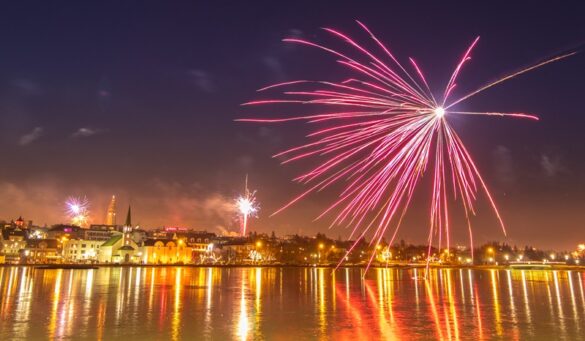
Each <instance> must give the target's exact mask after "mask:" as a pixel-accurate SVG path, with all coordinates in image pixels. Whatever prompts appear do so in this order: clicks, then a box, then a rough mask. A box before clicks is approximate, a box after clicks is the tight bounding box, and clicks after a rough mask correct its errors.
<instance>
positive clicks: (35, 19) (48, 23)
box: [0, 1, 585, 249]
mask: <svg viewBox="0 0 585 341" xmlns="http://www.w3.org/2000/svg"><path fill="white" fill-rule="evenodd" d="M92 3H93V4H89V2H87V1H79V2H71V3H70V4H66V3H65V2H58V4H57V3H54V2H44V1H39V2H38V3H32V2H20V1H12V2H10V4H6V3H5V4H3V5H2V6H1V8H0V127H1V128H2V135H1V136H0V144H1V149H0V150H1V151H2V167H1V168H0V219H5V220H10V219H15V218H16V217H18V215H23V216H24V218H25V219H27V220H28V219H32V220H33V221H34V223H36V224H40V225H43V224H45V223H46V224H49V225H50V224H54V223H59V222H63V221H64V217H63V201H64V200H65V198H66V197H67V196H69V195H75V196H83V195H86V196H87V197H88V198H89V199H90V200H91V202H92V207H91V211H92V215H93V222H95V223H102V222H103V221H104V219H105V211H106V207H107V204H108V201H109V198H110V196H111V195H112V194H116V195H117V197H118V203H119V205H118V212H119V213H118V214H119V217H120V219H119V220H121V219H122V218H121V217H123V216H124V215H125V210H126V207H127V205H128V204H131V205H132V211H133V215H134V217H133V220H134V222H136V223H139V224H140V225H142V226H145V227H157V226H163V225H165V226H177V225H178V226H187V227H193V228H197V229H207V230H209V231H214V232H221V231H236V230H237V223H236V221H235V217H234V214H233V212H232V206H233V198H234V197H235V196H236V195H237V194H238V193H239V192H240V191H242V190H243V186H244V178H245V175H246V174H247V173H248V174H249V177H250V186H251V187H252V188H254V189H257V190H258V194H257V197H258V199H259V201H260V202H261V212H260V216H259V218H258V219H254V220H253V221H252V222H251V229H252V230H256V231H259V232H267V233H270V232H271V231H276V233H277V234H279V235H280V234H290V233H303V234H311V235H312V234H314V233H316V232H326V233H327V234H328V235H329V236H331V237H335V238H337V237H338V236H341V237H345V236H346V235H347V231H346V230H344V229H343V228H336V229H334V230H331V231H328V230H327V226H328V225H329V224H328V222H329V221H328V220H327V219H325V220H323V221H317V222H313V218H314V217H316V216H317V215H318V213H319V212H320V210H322V209H324V208H325V207H326V204H327V203H328V202H330V201H331V200H333V199H334V198H335V197H336V195H337V191H330V192H326V193H320V194H319V195H317V196H313V197H310V198H308V199H307V200H306V201H304V202H303V203H301V204H299V205H296V206H294V207H292V208H290V209H289V210H287V211H285V212H284V213H282V214H280V215H278V216H276V217H273V218H269V217H268V216H269V214H270V213H272V212H274V211H275V210H276V209H277V208H279V207H280V206H282V205H284V204H286V203H287V200H288V199H291V198H292V197H293V196H294V195H295V194H297V193H300V191H301V190H302V189H303V188H302V187H301V186H299V185H297V184H294V183H292V182H291V181H290V179H292V178H293V177H294V176H295V175H298V174H299V173H300V172H301V171H302V170H305V169H306V166H307V165H309V164H310V163H309V164H306V163H305V164H298V165H294V164H293V165H287V166H280V165H279V163H278V160H275V159H272V158H271V155H273V154H275V153H276V152H278V151H280V150H282V149H284V148H285V147H288V146H293V145H296V144H299V143H301V142H303V141H304V136H305V134H306V133H307V132H308V131H309V130H308V128H307V127H306V126H303V125H301V124H285V125H259V124H250V123H238V122H234V119H236V118H242V117H251V116H258V115H257V114H258V113H266V112H267V111H266V109H262V110H261V111H256V109H254V108H242V107H240V104H241V103H243V102H246V101H249V100H253V99H257V98H258V94H257V93H256V89H258V88H260V87H262V86H265V85H268V84H271V83H275V82H280V81H286V80H295V79H306V78H310V79H328V80H340V79H346V78H348V77H349V76H350V73H349V71H347V70H345V69H343V68H341V67H339V66H338V65H336V63H335V62H334V59H333V58H331V57H330V56H327V55H326V54H325V53H323V52H320V51H318V50H316V49H310V48H306V47H301V46H292V45H290V44H286V43H283V42H281V39H282V38H285V37H289V36H295V37H304V38H310V39H316V40H319V41H322V40H324V39H325V38H326V34H325V33H324V32H323V31H322V30H320V27H323V26H328V27H334V28H338V29H340V30H341V31H343V32H346V33H348V34H351V35H352V36H358V37H361V38H364V37H365V36H363V35H362V34H363V33H362V32H361V31H360V29H359V27H358V26H357V25H356V24H355V22H354V20H355V19H359V20H361V21H363V22H364V23H366V24H367V25H368V26H369V27H370V28H371V29H372V30H373V31H374V32H375V33H376V34H377V36H378V37H380V38H381V40H382V41H384V42H385V43H387V44H388V45H390V46H391V48H392V49H393V51H394V52H395V53H396V55H397V56H398V57H399V58H401V59H402V60H406V59H407V58H408V57H410V56H413V57H416V59H417V62H418V63H419V65H421V67H422V68H423V69H424V70H425V72H426V75H427V78H428V79H429V82H430V83H431V87H432V88H433V89H435V90H436V91H437V92H438V91H440V90H439V89H441V88H442V87H443V86H444V84H445V83H446V81H447V80H448V77H449V75H450V73H451V72H452V70H453V68H454V66H455V64H456V62H457V59H458V58H459V57H460V56H461V54H462V53H463V51H464V50H465V48H467V46H468V45H469V43H470V42H471V41H472V40H473V39H474V37H475V36H477V35H480V36H481V39H480V42H479V45H478V47H477V48H476V50H475V51H474V53H473V59H472V61H471V62H470V63H469V64H467V65H466V67H465V69H464V70H463V72H462V74H461V76H460V78H459V82H458V90H457V91H456V94H459V95H463V94H464V93H467V92H468V91H469V90H473V89H475V88H477V87H479V86H481V85H483V84H485V83H486V82H488V81H491V80H494V79H495V78H497V77H498V76H501V75H504V74H506V73H508V72H511V71H514V70H516V69H519V68H521V67H523V66H527V65H529V64H531V63H534V62H537V61H539V60H541V59H543V58H545V57H548V56H551V55H554V54H556V53H558V52H562V51H564V50H566V49H570V48H573V47H575V46H579V45H580V44H582V43H583V41H584V40H585V20H583V14H584V13H585V8H584V5H583V4H581V5H579V4H578V2H576V1H575V3H574V4H568V3H563V5H562V6H561V5H556V4H553V3H552V2H551V3H550V5H549V7H538V6H537V5H535V4H536V3H535V2H523V3H516V2H514V5H510V4H509V3H510V2H502V3H497V2H489V4H490V6H487V4H488V3H487V2H486V3H484V4H482V5H480V4H479V3H478V2H464V3H463V2H462V3H455V2H449V3H448V4H445V2H436V1H434V2H428V3H425V2H412V4H409V5H396V4H391V2H389V1H385V2H382V1H380V2H373V3H371V4H366V3H365V2H364V1H359V2H358V1H354V2H349V1H348V2H347V4H343V5H340V4H339V3H340V2H339V1H330V2H327V1H290V2H281V1H272V2H266V3H260V2H251V1H239V2H236V1H234V2H233V4H223V5H221V4H219V2H216V1H209V2H207V3H208V4H206V5H202V4H200V3H203V2H201V1H199V2H197V3H198V4H195V2H191V4H187V3H184V4H180V3H178V2H170V1H164V2H163V1H161V2H158V4H154V2H147V3H146V2H144V1H99V2H98V1H96V2H92ZM163 3H164V5H163ZM409 3H410V2H409ZM211 4H213V5H211ZM361 38H360V39H361ZM329 41H331V40H329ZM584 79H585V52H583V53H581V54H578V55H576V56H573V57H571V58H568V59H565V60H563V61H561V62H558V63H555V64H551V65H548V66H546V67H544V68H542V69H539V70H536V71H534V72H531V73H529V74H526V75H523V76H521V77H519V78H516V79H513V80H511V81H509V82H507V83H505V84H503V85H500V86H498V87H496V88H492V89H490V90H489V91H486V92H484V93H482V94H481V95H478V96H476V97H474V98H473V99H472V100H469V101H466V102H465V104H464V105H463V107H464V108H465V109H469V108H473V109H474V110H477V111H481V110H490V111H505V112H513V111H522V112H529V113H533V114H536V115H538V116H540V118H541V120H540V121H539V122H535V121H530V120H518V119H503V118H493V117H488V118H484V117H479V118H473V117H472V118H465V119H457V120H455V121H454V122H452V124H453V126H454V127H455V129H457V131H458V132H459V134H460V136H461V137H462V139H463V141H464V142H465V143H466V145H467V147H468V149H469V150H470V151H471V152H472V154H473V155H474V157H475V159H476V162H477V164H478V166H479V167H480V170H481V171H482V173H483V174H484V176H485V179H486V181H487V183H488V184H489V185H490V187H491V189H492V192H493V194H494V197H495V199H496V201H497V203H498V206H499V207H500V210H501V213H502V215H503V218H504V220H505V221H506V223H507V228H508V231H509V234H508V237H507V238H506V237H504V235H503V234H502V232H501V230H500V229H499V227H498V225H497V221H496V219H495V216H494V214H493V213H492V211H491V210H490V209H489V207H488V206H487V204H486V202H485V200H484V197H481V198H482V199H481V200H480V203H479V215H478V216H477V217H476V218H474V220H473V223H474V227H475V238H476V241H477V242H483V241H487V240H501V241H507V242H509V243H511V244H518V245H525V244H531V245H535V246H539V247H554V248H561V249H573V248H574V247H575V245H576V244H577V242H585V234H584V233H583V231H584V230H585V161H584V157H583V156H584V155H585V142H584V134H583V131H584V128H585V110H584V109H583V104H582V103H583V99H584V98H585V82H584ZM272 109H274V110H273V113H274V115H283V114H284V113H305V114H306V113H307V111H306V109H305V108H300V107H289V108H287V109H283V110H281V108H280V107H278V108H277V107H272ZM295 110H296V111H295ZM425 191H430V187H428V186H427V187H426V188H422V189H421V194H420V196H418V197H417V198H416V200H415V202H414V206H413V210H411V211H410V214H409V216H408V217H407V220H406V222H405V225H404V227H403V229H402V230H401V233H400V234H399V238H403V239H405V240H406V241H408V242H422V241H423V240H424V237H425V236H426V233H427V228H428V226H427V224H426V221H427V219H428V218H427V216H428V213H427V208H428V204H427V200H426V197H428V195H427V194H428V193H427V192H425ZM452 214H453V215H461V214H462V211H458V212H455V211H454V212H452ZM457 222H458V220H457V219H455V223H456V226H455V228H454V231H453V236H454V239H455V240H456V241H458V242H461V243H467V232H466V227H464V226H463V225H461V224H459V225H457Z"/></svg>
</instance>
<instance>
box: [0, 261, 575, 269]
mask: <svg viewBox="0 0 585 341" xmlns="http://www.w3.org/2000/svg"><path fill="white" fill-rule="evenodd" d="M538 265H539V264H531V265H529V264H526V266H525V267H511V266H509V265H440V264H430V265H429V267H430V268H433V269H470V270H566V271H585V266H583V265H549V266H547V267H542V266H540V267H539V266H538ZM45 266H46V265H43V264H0V267H6V268H8V267H23V268H29V267H32V268H36V269H38V270H57V269H63V270H91V269H96V268H178V267H185V268H335V267H337V264H216V265H209V264H87V267H86V268H84V267H80V264H76V263H72V264H53V266H52V267H50V268H47V267H45ZM366 267H367V264H342V265H341V266H339V268H340V269H342V268H363V269H366ZM425 267H426V265H425V264H404V265H403V264H388V265H371V266H370V268H373V269H385V268H392V269H404V270H409V269H421V268H425Z"/></svg>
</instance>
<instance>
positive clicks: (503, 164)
mask: <svg viewBox="0 0 585 341" xmlns="http://www.w3.org/2000/svg"><path fill="white" fill-rule="evenodd" d="M492 156H493V160H494V167H495V173H496V179H497V181H498V182H500V184H501V185H504V186H509V185H512V184H514V183H515V182H516V171H515V170H514V159H513V157H512V152H511V151H510V149H508V148H507V147H505V146H497V147H496V149H495V150H494V152H493V155H492Z"/></svg>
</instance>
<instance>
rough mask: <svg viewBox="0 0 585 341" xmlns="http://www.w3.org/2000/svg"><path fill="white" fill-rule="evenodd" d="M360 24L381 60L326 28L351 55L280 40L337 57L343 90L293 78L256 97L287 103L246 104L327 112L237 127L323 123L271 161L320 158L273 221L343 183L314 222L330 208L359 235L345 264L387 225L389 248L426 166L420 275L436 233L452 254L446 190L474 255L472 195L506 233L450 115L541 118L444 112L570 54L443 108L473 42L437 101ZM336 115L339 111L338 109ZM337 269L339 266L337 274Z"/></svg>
mask: <svg viewBox="0 0 585 341" xmlns="http://www.w3.org/2000/svg"><path fill="white" fill-rule="evenodd" d="M358 24H359V25H360V26H361V27H362V28H363V29H364V30H365V31H366V33H367V34H368V35H369V37H370V38H371V39H372V41H373V42H374V43H375V44H373V45H375V46H376V48H377V49H380V50H381V51H382V52H383V53H382V54H381V55H380V56H378V55H377V54H376V53H375V52H372V51H371V50H369V49H368V48H366V47H365V45H363V44H358V43H357V42H356V41H355V40H353V39H351V38H350V37H349V36H347V35H345V34H343V33H341V32H339V31H337V30H333V29H330V28H324V30H325V32H327V33H328V34H331V35H332V36H333V37H335V38H339V39H340V40H342V41H343V42H344V43H346V44H348V45H349V46H350V48H351V50H349V51H348V52H342V51H341V50H336V49H333V48H329V47H326V46H324V45H321V44H318V43H315V42H312V41H308V40H304V39H298V38H290V39H283V41H285V42H290V43H296V44H302V45H307V46H310V47H315V48H318V49H321V50H323V51H325V52H327V53H330V54H332V55H333V56H335V57H336V58H337V63H339V64H340V65H342V66H345V67H347V68H348V69H349V70H350V71H352V72H353V73H354V75H353V76H352V77H351V78H349V79H346V80H344V81H341V82H334V81H311V80H295V81H289V82H283V83H278V84H274V85H270V86H266V87H264V88H262V89H259V90H258V91H260V92H264V91H267V90H276V89H281V88H285V89H286V88H288V87H290V86H294V87H295V88H296V87H302V88H301V89H298V90H295V91H284V92H283V94H284V95H285V96H287V99H282V98H276V99H273V98H268V99H262V100H256V101H252V102H248V103H244V104H243V105H263V104H288V103H301V104H314V105H321V106H329V107H334V108H335V110H336V111H333V112H326V113H315V114H310V115H303V116H295V117H287V118H270V119H262V118H254V119H240V120H238V121H245V122H260V123H278V122H289V121H297V120H300V121H306V122H307V123H310V124H316V123H329V124H330V125H328V126H326V127H325V128H320V129H317V130H315V131H314V132H312V133H310V134H309V135H308V138H310V139H312V140H313V141H312V142H309V143H307V144H304V145H300V146H297V147H294V148H290V149H288V150H285V151H283V152H280V153H278V154H276V155H275V156H274V157H279V158H284V161H282V163H283V164H285V163H289V162H292V161H296V160H300V159H305V158H308V157H320V158H322V159H323V161H322V162H321V163H320V164H319V165H318V166H316V167H314V168H313V169H311V170H309V171H308V172H306V173H304V174H302V175H300V176H298V177H297V178H295V179H294V180H295V181H297V182H299V183H301V184H305V185H310V188H309V189H308V190H306V191H304V192H303V193H301V194H300V195H299V196H297V197H296V198H294V199H293V200H291V201H290V202H289V203H288V204H286V205H285V206H283V207H282V208H280V209H279V210H277V211H276V212H275V213H274V214H276V213H278V212H281V211H282V210H284V209H286V208H288V207H290V206H291V205H292V204H294V203H296V202H298V201H299V200H301V199H302V198H304V197H305V196H307V195H309V194H310V193H313V192H318V191H322V190H324V189H326V188H328V187H330V186H331V185H333V184H335V183H342V182H343V183H344V184H345V185H344V186H345V188H344V189H343V190H342V191H341V193H340V195H339V197H338V199H337V200H336V201H334V202H333V204H331V205H330V206H329V207H328V208H326V209H325V210H324V211H323V213H322V214H321V215H320V216H319V217H317V219H319V218H321V217H323V216H325V215H326V214H329V213H332V212H333V211H335V210H336V213H335V216H334V218H333V220H332V223H331V226H330V227H333V226H339V225H346V226H347V227H351V235H350V237H349V238H350V239H351V238H353V237H354V236H357V239H356V241H355V243H354V244H353V245H352V246H351V247H350V249H349V250H348V251H347V254H346V256H347V255H348V254H349V253H350V252H351V251H352V250H353V249H354V248H355V247H356V245H358V243H359V242H360V241H361V240H362V239H363V238H365V237H366V235H367V234H368V233H371V234H372V240H371V242H370V244H371V245H372V244H373V245H376V246H377V245H378V244H379V243H380V242H381V241H382V238H383V236H384V234H385V232H387V231H388V229H389V228H391V227H393V232H392V239H391V240H390V243H389V244H390V245H391V244H392V243H393V242H394V239H395V237H396V235H397V232H398V229H399V228H400V225H401V222H402V219H403V217H404V215H405V213H406V212H407V210H408V207H409V205H410V203H411V199H412V197H413V193H414V190H415V188H416V187H417V185H418V183H419V180H420V179H421V178H422V176H423V175H424V174H425V172H426V170H427V168H428V167H429V166H431V167H432V168H433V171H432V178H433V186H432V192H431V204H430V215H429V237H428V242H429V249H428V255H427V267H428V263H429V260H430V256H431V249H432V247H431V246H432V243H433V236H434V235H437V236H438V237H437V239H438V247H439V250H440V248H441V244H442V242H443V237H444V239H445V240H446V244H447V249H449V247H450V237H449V234H450V228H451V226H450V220H449V205H448V197H449V195H448V192H450V191H452V192H453V197H454V199H455V200H457V199H460V200H461V203H462V204H461V206H462V208H463V211H464V213H465V218H466V221H467V226H468V230H469V238H470V243H471V245H472V249H473V235H472V229H471V222H470V218H471V216H473V215H475V213H476V209H475V201H476V200H477V192H478V191H479V190H483V192H484V193H485V195H486V197H487V199H488V201H489V203H490V205H491V206H492V208H493V210H494V212H495V215H496V217H497V219H498V221H499V223H500V226H501V228H502V231H503V232H504V233H505V231H506V230H505V226H504V223H503V220H502V218H501V215H500V213H499V211H498V209H497V207H496V204H495V201H494V199H493V196H492V195H491V193H490V192H489V190H488V187H487V185H486V184H485V182H484V180H483V178H482V177H481V175H480V173H479V171H478V168H477V166H476V165H475V163H474V162H473V160H472V158H471V155H470V154H469V153H468V151H467V149H466V148H465V146H464V144H463V142H462V141H461V139H460V138H459V136H458V135H457V133H456V132H455V131H454V130H453V129H452V128H451V126H450V124H449V122H448V119H447V117H448V116H451V115H462V116H470V115H471V116H473V115H484V116H500V117H512V118H527V119H533V120H538V117H536V116H534V115H530V114H526V113H501V112H473V111H456V110H451V108H452V107H453V106H454V105H456V104H458V103H460V102H462V101H464V100H466V99H468V98H470V97H472V96H474V95H476V94H478V93H480V92H482V91H484V90H486V89H488V88H491V87H492V86H494V85H497V84H499V83H501V82H504V81H506V80H509V79H511V78H513V77H515V76H518V75H521V74H523V73H525V72H528V71H530V70H533V69H536V68H538V67H541V66H543V65H546V64H548V63H551V62H554V61H557V60H560V59H563V58H566V57H569V56H571V55H573V54H575V52H571V53H566V54H563V55H560V56H556V57H554V58H551V59H548V60H545V61H543V62H540V63H538V64H535V65H532V66H529V67H527V68H524V69H522V70H520V71H517V72H514V73H512V74H510V75H507V76H505V77H502V78H500V79H498V80H496V81H494V82H491V83H488V84H487V85H485V86H483V87H481V88H479V89H477V90H475V91H473V92H470V93H469V94H468V95H465V96H463V97H461V98H459V99H456V100H454V101H449V97H450V96H451V95H452V94H453V89H454V88H455V87H456V85H457V84H456V81H457V78H458V76H459V74H460V72H461V70H462V68H463V66H464V64H465V63H466V62H467V61H469V60H470V59H471V53H472V52H473V49H474V47H475V46H476V44H477V43H478V41H479V37H477V38H476V39H475V40H474V41H473V42H472V43H471V44H470V46H469V47H468V48H467V50H466V51H465V53H464V54H463V56H462V58H461V60H460V61H459V62H458V63H457V64H456V67H455V69H454V71H453V73H452V75H451V77H450V79H449V81H448V82H447V85H446V86H445V89H444V91H443V94H442V97H441V98H440V99H439V100H437V99H436V97H435V96H434V95H433V93H432V92H431V90H430V87H429V85H428V83H427V80H426V78H425V76H424V74H423V72H422V70H421V68H420V67H419V65H418V64H417V63H416V61H415V60H414V59H413V58H409V61H410V64H411V65H412V66H413V68H414V74H415V75H416V76H418V77H417V78H418V79H419V81H420V82H422V85H421V84H419V81H417V80H415V78H414V77H413V76H411V75H410V74H409V72H408V71H407V70H406V68H405V67H403V66H402V64H401V63H400V62H399V61H398V59H397V58H396V57H395V56H394V54H393V53H392V52H391V51H390V50H389V49H388V48H387V47H386V46H385V45H384V44H383V43H382V42H381V41H380V40H379V39H378V38H377V37H376V36H375V35H374V34H373V33H372V32H371V31H370V29H369V28H367V27H366V26H365V25H364V24H363V23H361V22H359V21H358ZM350 55H351V56H350ZM384 59H389V61H388V62H385V61H384ZM339 108H346V109H343V110H341V111H340V110H339ZM347 108H349V109H347ZM244 217H245V215H244ZM244 231H245V226H244ZM374 256H375V253H372V255H371V257H370V259H369V261H368V265H367V267H369V266H370V264H371V262H372V260H373V259H374ZM344 258H345V257H344ZM342 259H343V258H342ZM340 264H341V262H340V263H339V264H338V266H339V265H340Z"/></svg>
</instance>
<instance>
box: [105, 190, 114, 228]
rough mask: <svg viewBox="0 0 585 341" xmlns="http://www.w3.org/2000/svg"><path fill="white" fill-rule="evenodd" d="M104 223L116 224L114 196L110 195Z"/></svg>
mask: <svg viewBox="0 0 585 341" xmlns="http://www.w3.org/2000/svg"><path fill="white" fill-rule="evenodd" d="M106 225H116V196H115V195H112V200H111V201H110V205H109V206H108V214H107V215H106Z"/></svg>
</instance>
